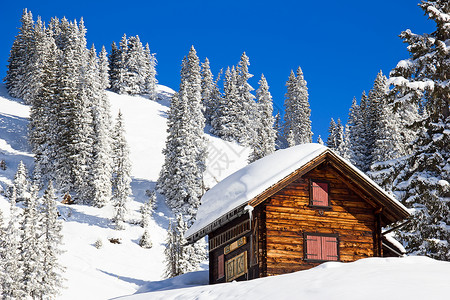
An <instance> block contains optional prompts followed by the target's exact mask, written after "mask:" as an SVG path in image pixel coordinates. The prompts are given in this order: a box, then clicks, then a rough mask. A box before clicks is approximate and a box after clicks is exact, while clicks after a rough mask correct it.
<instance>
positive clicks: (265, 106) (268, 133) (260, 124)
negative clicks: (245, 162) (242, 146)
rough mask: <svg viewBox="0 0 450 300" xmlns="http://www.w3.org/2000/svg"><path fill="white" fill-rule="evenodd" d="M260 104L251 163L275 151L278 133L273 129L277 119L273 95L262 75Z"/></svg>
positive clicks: (259, 90) (257, 106) (258, 96)
mask: <svg viewBox="0 0 450 300" xmlns="http://www.w3.org/2000/svg"><path fill="white" fill-rule="evenodd" d="M256 97H257V99H258V102H257V104H256V108H257V110H258V116H259V118H258V120H256V125H255V128H256V135H255V137H254V138H253V139H252V141H251V146H252V150H253V151H252V153H251V154H250V157H249V162H254V161H255V160H258V159H260V158H263V157H264V156H266V155H269V154H271V153H272V152H274V151H275V140H276V131H275V129H274V128H273V127H274V122H275V118H274V117H273V104H272V95H271V94H270V92H269V85H268V84H267V80H266V78H265V77H264V75H261V80H260V81H259V88H258V90H256Z"/></svg>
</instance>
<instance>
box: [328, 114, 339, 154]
mask: <svg viewBox="0 0 450 300" xmlns="http://www.w3.org/2000/svg"><path fill="white" fill-rule="evenodd" d="M327 147H328V148H330V149H333V150H334V149H336V148H337V138H336V122H334V119H333V118H331V121H330V126H328V138H327Z"/></svg>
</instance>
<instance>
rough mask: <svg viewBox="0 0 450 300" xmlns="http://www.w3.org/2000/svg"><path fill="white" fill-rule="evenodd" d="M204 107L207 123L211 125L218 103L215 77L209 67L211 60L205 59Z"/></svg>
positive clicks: (203, 79)
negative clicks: (215, 94) (214, 91)
mask: <svg viewBox="0 0 450 300" xmlns="http://www.w3.org/2000/svg"><path fill="white" fill-rule="evenodd" d="M201 72H202V105H203V114H204V116H205V123H206V124H208V125H211V120H212V116H213V114H214V111H215V110H216V107H217V102H216V101H215V100H217V99H214V98H213V90H214V77H213V74H212V72H211V68H210V66H209V59H208V58H205V62H204V63H202V71H201Z"/></svg>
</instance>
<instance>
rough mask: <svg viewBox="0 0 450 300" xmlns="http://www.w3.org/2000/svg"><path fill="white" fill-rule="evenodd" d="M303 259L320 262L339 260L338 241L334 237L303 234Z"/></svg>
mask: <svg viewBox="0 0 450 300" xmlns="http://www.w3.org/2000/svg"><path fill="white" fill-rule="evenodd" d="M305 249H306V251H305V259H307V260H320V261H333V260H334V261H337V260H339V254H338V249H339V241H338V237H337V236H336V235H324V234H321V235H318V234H312V233H307V234H305Z"/></svg>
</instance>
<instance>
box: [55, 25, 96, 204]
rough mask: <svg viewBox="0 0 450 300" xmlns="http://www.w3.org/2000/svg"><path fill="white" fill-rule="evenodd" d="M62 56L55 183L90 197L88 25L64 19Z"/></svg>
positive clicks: (76, 196) (83, 197)
mask: <svg viewBox="0 0 450 300" xmlns="http://www.w3.org/2000/svg"><path fill="white" fill-rule="evenodd" d="M60 27H61V29H62V33H61V34H62V40H63V42H62V44H63V45H64V48H63V49H62V57H61V58H60V59H59V66H58V71H59V72H58V79H59V80H58V87H57V89H58V91H59V94H58V106H57V108H56V113H55V114H56V120H57V122H58V123H57V124H56V126H55V128H56V132H57V134H58V138H57V145H56V148H57V151H56V161H55V171H56V176H55V177H56V180H55V184H56V186H57V187H58V189H59V190H61V192H62V193H67V192H70V193H73V194H74V195H73V196H74V199H75V201H79V202H83V201H87V195H86V194H85V193H86V192H87V191H88V188H87V187H88V182H89V180H90V178H89V167H90V163H91V159H92V157H91V155H92V115H91V114H90V112H89V107H90V99H89V97H88V95H89V94H90V91H89V88H90V83H87V82H86V80H85V78H84V72H82V70H84V69H85V68H86V61H87V53H88V51H87V49H86V39H85V37H84V35H85V28H84V25H83V23H82V22H80V27H79V26H78V25H77V24H76V22H71V23H68V21H67V20H66V21H64V19H62V20H61V24H60Z"/></svg>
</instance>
